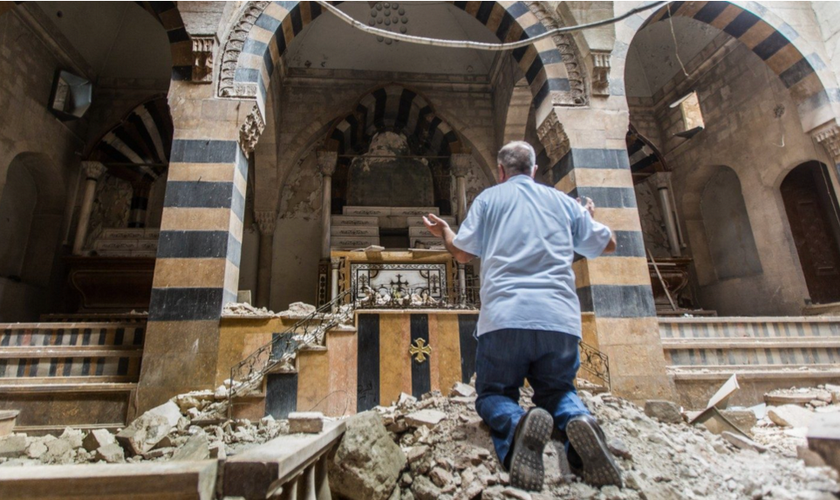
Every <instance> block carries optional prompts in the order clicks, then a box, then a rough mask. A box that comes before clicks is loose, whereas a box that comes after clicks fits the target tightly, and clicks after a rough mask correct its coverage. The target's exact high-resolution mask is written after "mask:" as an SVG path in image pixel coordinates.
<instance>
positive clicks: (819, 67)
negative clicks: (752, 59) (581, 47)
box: [628, 2, 840, 132]
mask: <svg viewBox="0 0 840 500" xmlns="http://www.w3.org/2000/svg"><path fill="white" fill-rule="evenodd" d="M745 4H747V5H748V7H747V6H746V5H744V6H742V5H741V2H671V4H670V14H669V11H668V7H667V6H666V7H663V8H660V9H659V10H657V11H656V12H655V13H654V14H653V15H651V16H650V17H649V18H648V19H647V20H646V21H645V22H644V23H643V24H642V25H641V26H640V27H639V30H641V29H643V28H644V27H645V26H648V25H650V24H652V23H655V22H657V21H662V20H666V19H668V17H669V15H670V16H674V17H688V18H691V19H695V20H697V21H700V22H702V23H706V24H709V25H711V26H714V27H715V28H718V29H720V30H722V31H724V32H725V33H727V34H729V35H730V36H732V37H734V38H737V39H738V41H740V42H741V43H743V44H744V45H745V46H746V47H747V48H749V49H750V50H752V51H753V53H755V54H756V55H757V56H758V57H759V58H761V60H763V61H764V62H765V64H767V66H768V67H769V68H770V69H771V70H772V71H773V72H774V73H775V74H776V75H778V76H779V79H780V80H781V81H782V83H783V84H784V85H785V87H787V88H788V89H789V90H790V93H791V96H793V98H794V100H795V101H796V103H797V107H798V111H799V116H800V119H801V120H802V124H803V127H804V128H805V131H806V132H807V131H810V130H812V129H813V128H815V127H817V126H819V125H821V124H823V123H824V122H826V121H828V120H830V119H832V118H833V117H834V114H833V112H832V103H836V102H840V89H838V88H837V84H836V83H834V80H835V79H834V77H833V76H832V75H831V72H830V70H829V69H828V66H827V65H826V63H825V62H824V61H823V60H822V58H821V57H820V56H819V55H818V54H817V53H816V51H815V49H814V47H812V46H811V45H810V44H809V43H808V42H807V41H806V40H804V39H803V38H802V37H801V36H800V35H799V33H798V32H797V31H796V30H795V29H794V28H793V27H792V26H790V25H789V24H788V23H786V22H784V21H783V20H782V19H780V18H779V17H778V16H777V15H775V14H773V13H772V12H771V11H770V10H768V9H767V8H766V7H763V6H762V5H760V4H758V3H757V2H748V3H746V2H745ZM631 19H632V18H631ZM631 19H628V21H631ZM826 82H832V83H828V84H826Z"/></svg>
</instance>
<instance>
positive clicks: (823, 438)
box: [807, 413, 840, 471]
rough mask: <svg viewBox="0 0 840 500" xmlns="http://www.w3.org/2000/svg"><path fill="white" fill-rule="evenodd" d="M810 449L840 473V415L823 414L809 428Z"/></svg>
mask: <svg viewBox="0 0 840 500" xmlns="http://www.w3.org/2000/svg"><path fill="white" fill-rule="evenodd" d="M807 437H808V448H810V449H811V450H812V451H814V452H816V453H817V454H818V455H819V456H820V457H822V459H823V460H825V463H826V464H828V465H830V466H831V467H834V468H835V469H836V470H838V471H840V414H838V413H821V414H819V415H817V416H816V417H814V418H813V420H811V425H810V426H809V427H808V434H807Z"/></svg>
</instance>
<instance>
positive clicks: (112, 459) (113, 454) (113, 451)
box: [94, 443, 125, 464]
mask: <svg viewBox="0 0 840 500" xmlns="http://www.w3.org/2000/svg"><path fill="white" fill-rule="evenodd" d="M94 459H95V460H102V461H103V462H107V463H109V464H117V463H120V462H125V452H124V451H123V449H122V446H120V445H118V444H117V443H111V444H106V445H105V446H101V447H99V448H97V450H96V453H95V455H94Z"/></svg>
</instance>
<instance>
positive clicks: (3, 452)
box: [0, 434, 46, 458]
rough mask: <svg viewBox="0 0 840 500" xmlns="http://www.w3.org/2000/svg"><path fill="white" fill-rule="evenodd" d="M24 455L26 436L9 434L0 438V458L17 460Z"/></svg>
mask: <svg viewBox="0 0 840 500" xmlns="http://www.w3.org/2000/svg"><path fill="white" fill-rule="evenodd" d="M44 451H46V449H45V450H44ZM24 453H26V435H24V434H10V435H7V436H3V437H2V438H0V457H11V458H17V457H19V456H21V455H23V454H24Z"/></svg>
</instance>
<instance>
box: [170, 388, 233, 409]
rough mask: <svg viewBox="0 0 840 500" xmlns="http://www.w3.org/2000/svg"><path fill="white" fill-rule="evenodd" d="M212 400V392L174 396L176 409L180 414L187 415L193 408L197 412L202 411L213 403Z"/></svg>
mask: <svg viewBox="0 0 840 500" xmlns="http://www.w3.org/2000/svg"><path fill="white" fill-rule="evenodd" d="M222 387H224V386H222ZM213 400H214V394H213V391H210V390H207V391H193V392H188V393H186V394H179V395H178V396H175V404H177V405H178V409H180V410H181V413H187V412H188V411H189V410H190V409H191V408H195V409H197V410H199V411H200V410H203V409H204V407H205V406H207V405H208V404H210V403H211V402H213Z"/></svg>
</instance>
